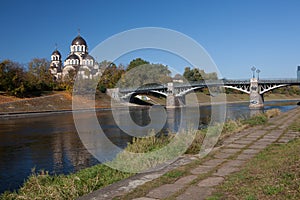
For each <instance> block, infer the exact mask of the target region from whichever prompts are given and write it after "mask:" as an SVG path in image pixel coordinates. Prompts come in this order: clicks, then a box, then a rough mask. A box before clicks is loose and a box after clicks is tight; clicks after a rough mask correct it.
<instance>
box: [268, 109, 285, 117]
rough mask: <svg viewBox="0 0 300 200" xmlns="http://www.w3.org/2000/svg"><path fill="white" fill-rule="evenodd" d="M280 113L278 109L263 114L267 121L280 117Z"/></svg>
mask: <svg viewBox="0 0 300 200" xmlns="http://www.w3.org/2000/svg"><path fill="white" fill-rule="evenodd" d="M280 113H281V111H280V110H279V109H277V108H276V109H271V110H267V111H266V112H265V115H266V116H267V117H268V119H270V118H273V117H276V116H278V115H280Z"/></svg>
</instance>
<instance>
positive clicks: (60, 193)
mask: <svg viewBox="0 0 300 200" xmlns="http://www.w3.org/2000/svg"><path fill="white" fill-rule="evenodd" d="M277 114H278V111H269V114H264V115H258V116H254V117H252V118H250V119H247V120H238V121H228V122H227V123H225V124H224V127H223V130H222V134H221V137H220V138H219V142H218V144H217V145H219V144H221V143H222V139H224V138H226V137H228V136H229V135H231V134H232V133H235V132H238V131H240V130H242V129H245V128H247V127H249V126H255V125H260V124H265V123H267V118H268V117H273V116H275V115H277ZM216 126H220V125H216ZM206 132H207V130H198V131H196V135H195V138H194V140H193V142H192V144H191V145H190V146H189V148H188V149H187V151H186V153H189V154H197V153H199V150H200V148H201V145H202V142H203V139H204V137H205V134H206ZM173 137H174V135H173V134H170V135H168V136H161V137H155V136H149V137H147V138H141V139H134V140H133V142H132V143H131V144H128V146H127V148H126V150H127V151H130V152H151V151H154V150H157V149H160V148H161V147H162V146H165V145H166V144H168V143H169V142H170V141H171V140H172V139H173ZM119 159H123V158H122V156H119ZM119 161H120V160H119ZM115 162H116V163H118V157H117V158H116V161H115ZM122 162H124V160H122ZM156 162H157V161H155V160H154V161H153V163H156ZM145 164H146V166H148V164H147V163H143V162H140V163H137V166H139V165H141V166H145ZM139 167H140V166H139ZM181 173H184V172H181V171H180V170H179V171H178V172H177V171H176V170H175V171H174V172H171V173H168V174H167V175H166V176H167V178H174V177H177V176H179V175H180V174H181ZM132 175H133V173H125V172H121V171H117V170H114V169H111V168H109V167H107V166H106V165H103V164H100V165H96V166H93V167H90V168H87V169H84V170H81V171H79V172H77V173H74V174H70V175H54V176H51V175H49V174H47V173H46V172H38V173H33V174H32V175H31V176H30V177H29V178H28V180H26V181H25V183H24V185H23V186H22V187H21V188H20V189H19V190H18V191H14V192H5V193H4V194H2V195H1V196H0V199H75V198H77V197H79V196H82V195H84V194H87V193H90V192H92V191H94V190H97V189H99V188H102V187H105V186H107V185H109V184H112V183H114V182H117V181H119V180H122V179H125V178H127V177H129V176H132ZM164 177H165V176H164Z"/></svg>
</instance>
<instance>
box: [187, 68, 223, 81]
mask: <svg viewBox="0 0 300 200" xmlns="http://www.w3.org/2000/svg"><path fill="white" fill-rule="evenodd" d="M183 77H184V78H185V79H186V80H188V81H202V80H216V79H218V75H217V73H215V72H212V73H205V71H204V70H202V69H199V68H193V69H192V70H191V68H190V67H186V68H185V69H184V72H183Z"/></svg>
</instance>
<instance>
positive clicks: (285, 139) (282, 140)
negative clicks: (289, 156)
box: [278, 138, 291, 143]
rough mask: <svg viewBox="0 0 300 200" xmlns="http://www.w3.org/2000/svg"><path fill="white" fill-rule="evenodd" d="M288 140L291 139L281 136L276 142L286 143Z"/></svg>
mask: <svg viewBox="0 0 300 200" xmlns="http://www.w3.org/2000/svg"><path fill="white" fill-rule="evenodd" d="M289 141H291V140H290V139H288V138H281V139H279V140H278V143H288V142H289Z"/></svg>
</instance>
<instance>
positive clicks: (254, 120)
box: [242, 114, 268, 126]
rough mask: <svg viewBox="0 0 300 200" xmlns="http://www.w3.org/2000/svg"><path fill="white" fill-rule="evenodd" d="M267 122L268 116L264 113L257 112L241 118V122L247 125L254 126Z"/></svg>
mask: <svg viewBox="0 0 300 200" xmlns="http://www.w3.org/2000/svg"><path fill="white" fill-rule="evenodd" d="M267 122H268V118H267V116H266V115H265V114H259V115H255V116H253V117H251V118H249V119H245V120H243V122H242V123H243V124H245V125H249V126H256V125H263V124H266V123H267Z"/></svg>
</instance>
